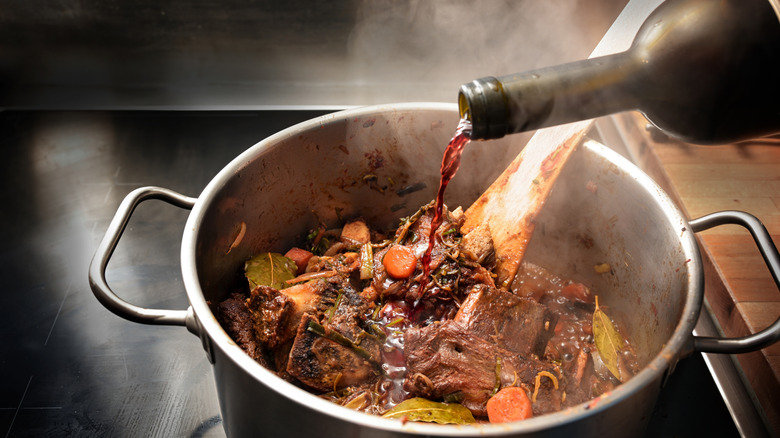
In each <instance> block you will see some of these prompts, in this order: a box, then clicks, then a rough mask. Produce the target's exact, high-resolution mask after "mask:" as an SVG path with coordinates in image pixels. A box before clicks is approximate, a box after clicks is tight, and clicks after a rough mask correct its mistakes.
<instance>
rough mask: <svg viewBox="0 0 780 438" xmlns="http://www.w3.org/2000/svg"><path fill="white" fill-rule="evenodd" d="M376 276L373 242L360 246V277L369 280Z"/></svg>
mask: <svg viewBox="0 0 780 438" xmlns="http://www.w3.org/2000/svg"><path fill="white" fill-rule="evenodd" d="M373 276H374V251H373V249H372V248H371V243H370V242H369V243H366V244H363V246H361V247H360V279H361V280H368V279H369V278H372V277H373Z"/></svg>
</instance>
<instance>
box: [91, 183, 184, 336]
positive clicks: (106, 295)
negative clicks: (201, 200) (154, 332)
mask: <svg viewBox="0 0 780 438" xmlns="http://www.w3.org/2000/svg"><path fill="white" fill-rule="evenodd" d="M148 199H159V200H161V201H165V202H167V203H168V204H171V205H175V206H177V207H180V208H185V209H187V210H190V209H192V207H193V206H194V205H195V201H197V198H190V197H189V196H184V195H182V194H179V193H177V192H174V191H172V190H168V189H164V188H162V187H152V186H149V187H141V188H138V189H135V190H133V191H132V192H130V193H129V194H128V195H127V196H126V197H125V199H124V200H123V201H122V203H121V204H119V208H118V209H117V211H116V214H115V215H114V218H113V219H112V220H111V223H110V224H109V226H108V230H106V235H105V236H103V240H102V241H101V242H100V245H98V247H97V249H96V250H95V255H94V257H93V258H92V261H91V262H90V265H89V286H90V288H91V289H92V292H93V293H94V294H95V297H97V299H98V301H100V303H101V304H103V306H105V308H107V309H108V310H110V311H112V312H113V313H115V314H116V315H118V316H121V317H122V318H124V319H127V320H129V321H133V322H138V323H142V324H154V325H180V326H185V327H187V328H188V329H189V330H190V331H191V332H193V333H195V334H198V327H197V321H196V320H195V316H194V314H193V312H192V307H190V308H188V309H187V310H167V309H146V308H143V307H138V306H136V305H133V304H130V303H128V302H127V301H124V300H123V299H121V298H119V297H118V296H117V295H116V294H115V293H114V291H113V290H111V288H110V287H109V286H108V283H107V282H106V266H108V261H109V260H110V259H111V255H112V254H113V253H114V249H116V245H117V243H119V238H120V237H122V233H123V232H124V230H125V227H126V226H127V223H128V221H129V220H130V216H131V215H132V214H133V211H134V210H135V208H136V207H137V206H138V205H139V204H140V203H141V202H143V201H146V200H148Z"/></svg>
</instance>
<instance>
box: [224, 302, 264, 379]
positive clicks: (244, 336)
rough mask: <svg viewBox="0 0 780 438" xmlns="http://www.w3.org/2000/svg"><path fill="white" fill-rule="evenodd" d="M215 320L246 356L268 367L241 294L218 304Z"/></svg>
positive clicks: (250, 315) (252, 320)
mask: <svg viewBox="0 0 780 438" xmlns="http://www.w3.org/2000/svg"><path fill="white" fill-rule="evenodd" d="M217 319H218V320H219V323H220V324H221V325H222V327H223V328H224V329H225V331H226V332H227V334H228V335H230V337H231V338H232V339H233V340H234V341H236V344H238V346H239V347H241V349H242V350H244V351H245V352H246V354H248V355H249V356H250V357H251V358H252V359H254V360H256V361H258V362H260V364H261V365H263V366H265V367H268V361H266V360H265V357H264V355H263V348H262V347H261V346H260V343H259V342H258V341H257V337H256V336H255V328H254V318H252V314H251V313H250V312H249V310H248V309H247V308H246V298H244V295H243V294H238V293H234V294H231V295H230V298H228V299H226V300H225V301H222V302H221V303H219V305H218V306H217Z"/></svg>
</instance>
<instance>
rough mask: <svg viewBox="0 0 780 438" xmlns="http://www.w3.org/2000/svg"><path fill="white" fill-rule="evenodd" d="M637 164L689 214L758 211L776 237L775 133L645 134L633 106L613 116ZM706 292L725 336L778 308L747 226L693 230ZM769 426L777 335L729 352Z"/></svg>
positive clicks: (768, 318)
mask: <svg viewBox="0 0 780 438" xmlns="http://www.w3.org/2000/svg"><path fill="white" fill-rule="evenodd" d="M614 120H615V123H616V125H617V127H618V130H619V131H620V132H621V135H622V136H623V138H624V139H625V140H626V146H627V147H628V148H629V150H630V152H631V154H632V155H633V158H634V160H635V162H636V164H637V165H638V166H639V167H640V168H642V169H643V170H644V171H645V172H646V173H648V174H649V175H650V176H651V177H652V178H653V179H655V181H656V182H657V183H658V184H659V185H661V187H663V188H664V190H665V191H666V192H667V193H668V194H669V195H670V197H671V198H672V199H673V200H674V201H675V202H676V203H677V205H678V206H679V207H680V209H681V210H682V211H683V213H684V214H685V215H686V217H688V218H696V217H700V216H702V215H704V214H707V213H712V212H715V211H720V210H743V211H746V212H748V213H751V214H753V215H754V216H756V217H758V218H759V219H760V220H761V221H762V222H763V223H764V226H766V228H767V230H768V231H769V233H770V235H771V236H772V239H773V240H774V241H775V244H777V243H778V242H780V138H778V137H769V138H765V139H757V140H753V141H749V142H743V143H739V144H729V145H718V146H697V145H691V144H686V143H682V142H679V141H676V140H672V139H668V140H667V139H661V140H658V139H657V137H654V136H653V135H651V133H650V132H649V131H648V129H647V125H648V122H647V120H646V119H645V118H644V117H643V116H642V115H641V114H638V113H624V114H620V115H617V116H614ZM697 239H698V241H699V246H700V248H701V250H702V257H703V259H704V265H705V266H704V267H705V279H706V285H705V296H706V298H707V301H708V302H709V303H710V306H711V307H712V310H713V313H714V314H715V317H716V318H717V320H718V323H719V324H720V326H721V328H722V330H723V332H724V335H725V336H728V337H737V336H744V335H747V334H750V333H753V332H756V331H759V330H761V329H763V328H765V327H767V326H768V325H770V324H771V323H772V322H774V321H775V320H776V319H777V318H778V316H780V291H778V288H777V286H776V285H775V283H774V281H773V279H772V277H771V275H770V273H769V270H768V269H767V267H766V266H765V264H764V261H763V259H762V257H761V254H760V253H759V251H758V249H757V247H756V245H755V243H754V242H753V239H752V238H751V236H750V234H749V233H748V232H747V231H746V230H745V229H744V228H741V227H738V226H735V225H727V226H721V227H717V228H714V229H711V230H707V231H705V232H702V233H699V234H697ZM735 357H736V358H737V361H738V362H739V364H740V366H741V367H742V370H743V371H744V374H745V377H746V379H747V381H748V382H749V383H750V385H751V386H752V389H753V391H754V392H755V394H756V398H757V399H758V402H759V403H760V404H761V406H762V407H763V410H764V413H765V414H766V416H767V419H768V421H769V423H770V425H771V427H772V428H773V429H774V431H775V433H776V434H778V435H780V343H778V344H775V345H772V346H770V347H767V348H765V349H763V350H761V351H759V352H753V353H747V354H740V355H736V356H735Z"/></svg>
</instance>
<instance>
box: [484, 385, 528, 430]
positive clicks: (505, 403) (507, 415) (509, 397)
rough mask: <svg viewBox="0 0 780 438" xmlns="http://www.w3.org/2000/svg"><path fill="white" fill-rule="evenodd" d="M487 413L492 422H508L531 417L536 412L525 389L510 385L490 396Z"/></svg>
mask: <svg viewBox="0 0 780 438" xmlns="http://www.w3.org/2000/svg"><path fill="white" fill-rule="evenodd" d="M487 414H488V419H489V420H490V422H491V423H507V422H510V421H520V420H525V419H527V418H531V417H532V416H533V415H534V412H533V407H532V405H531V399H529V398H528V394H526V393H525V390H524V389H523V388H520V387H518V386H508V387H506V388H502V389H501V390H500V391H498V392H497V393H496V394H495V395H494V396H493V397H490V400H488V402H487Z"/></svg>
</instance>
